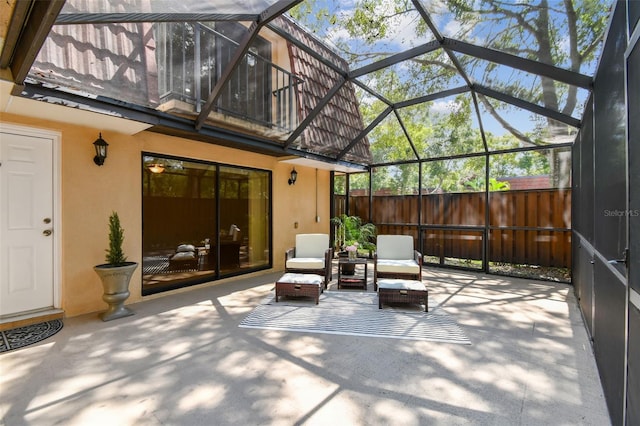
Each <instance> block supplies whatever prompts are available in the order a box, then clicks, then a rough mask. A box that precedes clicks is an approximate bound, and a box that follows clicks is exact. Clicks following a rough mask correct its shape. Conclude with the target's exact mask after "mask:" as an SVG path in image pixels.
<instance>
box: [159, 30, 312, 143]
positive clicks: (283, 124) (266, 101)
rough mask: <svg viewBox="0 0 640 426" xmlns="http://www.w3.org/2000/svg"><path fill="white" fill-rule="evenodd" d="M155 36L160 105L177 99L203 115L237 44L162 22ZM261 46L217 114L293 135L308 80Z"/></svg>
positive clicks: (208, 32) (222, 36) (230, 84)
mask: <svg viewBox="0 0 640 426" xmlns="http://www.w3.org/2000/svg"><path fill="white" fill-rule="evenodd" d="M217 25H220V23H218V24H217ZM229 32H230V31H226V33H229ZM155 34H156V40H157V48H156V58H157V62H158V90H159V94H160V96H159V97H160V103H161V104H162V103H166V102H168V101H171V100H178V101H182V102H186V103H188V104H190V105H193V106H194V109H195V111H196V112H199V111H200V108H201V107H202V105H203V104H204V103H205V102H206V101H207V99H208V97H209V94H210V93H211V91H212V89H213V87H214V86H215V85H216V83H217V82H218V78H219V76H220V75H221V74H222V72H223V71H224V69H225V67H226V66H227V65H228V64H229V61H230V59H231V57H233V54H234V53H235V49H236V48H237V46H238V43H237V42H236V41H234V40H233V39H232V38H230V37H229V35H228V34H223V32H221V31H218V30H217V28H216V29H212V28H210V27H209V26H207V25H204V24H185V23H160V24H157V26H156V28H155ZM256 45H257V46H258V47H254V46H252V47H251V48H250V49H249V51H248V52H247V54H246V55H245V57H244V58H243V59H242V61H241V62H240V64H239V65H238V67H237V68H236V70H235V72H234V73H233V75H232V76H231V78H230V79H229V80H228V81H227V84H226V85H225V86H224V88H223V89H222V92H221V93H220V96H219V97H218V99H217V101H216V104H215V107H214V111H217V112H220V113H223V114H226V115H231V116H235V117H237V118H240V119H242V120H245V121H248V122H251V123H254V124H258V125H261V126H265V127H269V128H271V129H276V130H279V131H282V132H286V133H288V132H291V131H292V130H293V129H295V128H296V127H297V125H298V121H297V114H296V96H295V94H296V91H297V90H299V89H300V87H299V85H301V84H302V83H303V81H302V80H301V79H300V78H299V77H297V76H295V75H294V74H292V73H290V72H289V71H287V70H285V69H284V68H282V67H280V66H278V65H276V64H274V63H273V62H271V61H270V60H269V59H268V58H265V56H267V57H269V56H270V55H271V52H270V48H271V47H270V46H271V45H270V43H268V42H266V41H264V40H262V43H261V44H260V43H256Z"/></svg>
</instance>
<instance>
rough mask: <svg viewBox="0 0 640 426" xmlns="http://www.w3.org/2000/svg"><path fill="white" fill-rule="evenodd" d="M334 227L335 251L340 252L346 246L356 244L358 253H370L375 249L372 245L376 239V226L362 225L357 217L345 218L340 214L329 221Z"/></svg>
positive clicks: (371, 224)
mask: <svg viewBox="0 0 640 426" xmlns="http://www.w3.org/2000/svg"><path fill="white" fill-rule="evenodd" d="M331 223H332V224H333V225H335V226H336V232H335V244H336V251H337V252H340V251H343V250H344V249H345V247H346V246H353V245H354V243H358V244H357V247H358V251H365V252H372V251H374V250H375V249H376V245H375V244H374V243H373V241H374V239H375V237H376V226H375V225H374V224H373V223H362V219H360V217H359V216H347V215H346V214H341V215H340V216H336V217H334V218H332V219H331Z"/></svg>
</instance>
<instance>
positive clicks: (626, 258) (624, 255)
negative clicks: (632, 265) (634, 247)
mask: <svg viewBox="0 0 640 426" xmlns="http://www.w3.org/2000/svg"><path fill="white" fill-rule="evenodd" d="M628 261H629V249H628V248H626V249H624V251H623V252H622V258H621V259H612V260H609V261H608V262H607V263H609V264H610V265H616V264H618V263H624V264H625V265H626V264H627V262H628Z"/></svg>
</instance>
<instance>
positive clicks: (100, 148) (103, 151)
mask: <svg viewBox="0 0 640 426" xmlns="http://www.w3.org/2000/svg"><path fill="white" fill-rule="evenodd" d="M108 146H109V144H108V143H107V141H105V140H104V139H102V133H100V136H99V137H98V139H96V141H95V142H94V143H93V147H94V148H95V149H96V156H95V157H93V162H94V163H96V164H97V165H98V166H102V165H103V164H104V160H105V159H106V158H107V147H108Z"/></svg>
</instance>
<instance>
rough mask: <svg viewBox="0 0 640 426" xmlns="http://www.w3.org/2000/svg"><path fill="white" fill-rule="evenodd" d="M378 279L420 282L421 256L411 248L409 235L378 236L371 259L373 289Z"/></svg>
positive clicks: (411, 242)
mask: <svg viewBox="0 0 640 426" xmlns="http://www.w3.org/2000/svg"><path fill="white" fill-rule="evenodd" d="M378 278H398V279H407V280H417V281H420V280H422V254H421V253H420V252H418V251H417V250H415V249H414V248H413V237H412V236H411V235H378V238H377V241H376V253H375V255H374V257H373V289H374V290H375V291H377V290H378Z"/></svg>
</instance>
